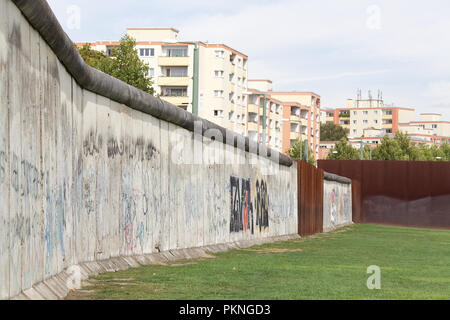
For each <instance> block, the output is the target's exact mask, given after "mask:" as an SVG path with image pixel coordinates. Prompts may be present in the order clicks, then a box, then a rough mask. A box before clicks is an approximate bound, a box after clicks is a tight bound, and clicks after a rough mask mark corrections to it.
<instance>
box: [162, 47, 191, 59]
mask: <svg viewBox="0 0 450 320" xmlns="http://www.w3.org/2000/svg"><path fill="white" fill-rule="evenodd" d="M187 51H188V49H187V48H181V49H180V48H176V49H175V48H174V49H167V57H187V56H188V55H187Z"/></svg>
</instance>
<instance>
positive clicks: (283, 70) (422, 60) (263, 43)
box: [48, 0, 450, 120]
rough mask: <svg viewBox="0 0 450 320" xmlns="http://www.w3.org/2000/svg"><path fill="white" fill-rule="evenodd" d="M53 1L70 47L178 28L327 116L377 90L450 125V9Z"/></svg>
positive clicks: (240, 1) (430, 4)
mask: <svg viewBox="0 0 450 320" xmlns="http://www.w3.org/2000/svg"><path fill="white" fill-rule="evenodd" d="M48 2H49V4H50V6H51V7H52V9H53V11H54V12H55V14H56V16H57V17H58V19H59V21H60V23H61V25H62V26H63V28H64V29H65V31H66V32H67V34H68V35H69V36H70V37H71V38H72V40H73V41H97V40H118V39H119V38H120V37H121V36H122V35H123V34H124V33H125V31H126V28H127V27H173V28H176V29H178V30H180V35H179V37H180V39H181V40H200V41H208V42H210V43H214V42H217V43H224V44H226V45H228V46H230V47H232V48H234V49H236V50H238V51H241V52H243V53H245V54H246V55H248V56H249V78H250V79H252V78H253V79H255V78H256V79H271V80H272V81H273V85H274V90H283V91H293V90H296V91H313V92H316V93H318V94H319V95H321V96H322V106H323V107H330V108H335V107H342V106H345V101H346V99H347V98H355V97H356V91H357V89H362V91H363V97H366V96H367V92H368V90H372V94H373V95H374V96H376V92H377V90H378V89H380V90H382V91H383V97H384V100H385V103H394V104H395V105H396V106H399V107H412V108H416V109H417V112H416V116H418V113H419V112H439V113H443V115H444V117H445V118H446V119H445V120H450V18H449V12H450V2H449V1H448V0H428V1H423V0H386V1H384V0H382V1H365V0H339V1H336V0H317V1H311V0H278V1H271V0H227V1H223V0H221V1H216V0H190V1H186V0H170V1H167V0H140V1H138V0H115V1H111V0H108V1H106V0H95V1H92V0H90V1H87V0H78V1H77V0H49V1H48ZM78 13H79V15H78ZM78 16H79V19H78ZM78 21H79V23H78Z"/></svg>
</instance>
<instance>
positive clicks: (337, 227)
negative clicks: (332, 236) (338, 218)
mask: <svg viewBox="0 0 450 320" xmlns="http://www.w3.org/2000/svg"><path fill="white" fill-rule="evenodd" d="M352 224H353V222H350V223H342V224H339V225H337V226H334V227H330V228H326V227H325V226H324V227H323V232H324V233H327V232H331V231H335V230H337V229H340V228H343V227H346V226H351V225H352Z"/></svg>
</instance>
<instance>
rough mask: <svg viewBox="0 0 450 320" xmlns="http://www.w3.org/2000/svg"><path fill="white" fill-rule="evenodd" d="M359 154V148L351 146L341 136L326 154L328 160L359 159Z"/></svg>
mask: <svg viewBox="0 0 450 320" xmlns="http://www.w3.org/2000/svg"><path fill="white" fill-rule="evenodd" d="M359 158H360V154H359V150H357V149H355V148H353V146H352V145H351V144H349V143H348V140H347V138H346V137H344V138H342V139H341V140H340V141H339V142H338V143H336V145H335V146H334V147H333V148H331V150H330V153H329V154H328V158H327V159H329V160H359Z"/></svg>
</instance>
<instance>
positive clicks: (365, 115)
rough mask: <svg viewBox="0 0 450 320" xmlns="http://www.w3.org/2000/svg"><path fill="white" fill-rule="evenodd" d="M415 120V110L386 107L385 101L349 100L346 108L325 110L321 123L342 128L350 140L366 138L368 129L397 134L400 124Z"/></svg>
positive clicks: (322, 112)
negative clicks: (329, 123) (332, 124)
mask: <svg viewBox="0 0 450 320" xmlns="http://www.w3.org/2000/svg"><path fill="white" fill-rule="evenodd" d="M413 120H414V109H412V108H401V107H393V106H386V105H385V104H384V102H383V100H373V99H369V100H356V101H355V102H354V101H353V100H347V106H346V107H345V108H337V109H323V110H322V111H321V122H322V123H327V122H333V123H334V124H337V125H340V126H342V127H343V128H344V129H345V130H346V132H347V135H348V137H349V138H358V137H364V136H365V131H366V130H368V129H371V130H377V131H380V132H381V134H383V135H385V134H391V133H393V134H395V133H396V132H398V131H399V129H400V126H399V124H400V123H407V122H410V121H413Z"/></svg>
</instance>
